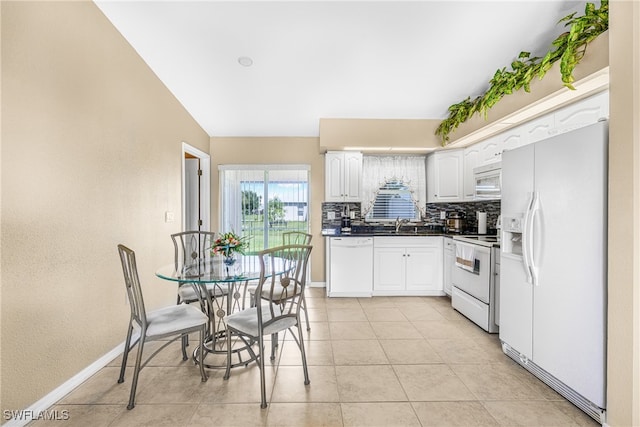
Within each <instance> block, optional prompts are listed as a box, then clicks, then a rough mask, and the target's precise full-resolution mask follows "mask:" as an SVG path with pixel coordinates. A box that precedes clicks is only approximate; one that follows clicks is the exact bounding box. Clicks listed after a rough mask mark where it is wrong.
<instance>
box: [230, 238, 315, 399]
mask: <svg viewBox="0 0 640 427" xmlns="http://www.w3.org/2000/svg"><path fill="white" fill-rule="evenodd" d="M311 249H312V246H310V245H286V246H278V247H275V248H271V249H266V250H264V251H261V252H259V253H258V257H259V260H260V280H259V282H258V286H257V288H256V295H262V296H263V299H262V301H260V304H256V306H255V307H251V308H248V309H246V310H242V311H238V312H235V313H232V314H230V315H228V316H226V317H225V319H224V320H225V323H226V325H227V330H226V336H227V369H226V372H225V374H224V379H225V380H228V379H229V376H230V374H231V355H232V351H233V343H234V338H233V337H236V339H235V341H236V342H238V341H239V342H238V344H241V345H242V346H243V347H246V348H247V349H248V351H249V353H250V354H251V356H252V358H253V359H255V360H256V361H257V363H258V366H259V368H260V396H261V404H260V406H261V407H262V408H266V407H267V397H266V381H265V362H264V351H265V350H264V338H265V336H270V337H271V360H274V359H275V349H276V343H277V341H278V333H279V332H284V331H287V330H288V331H289V332H290V333H291V334H292V335H293V338H294V340H295V342H296V344H297V345H298V348H299V349H300V355H301V357H302V369H303V372H304V383H305V384H309V372H308V369H307V358H306V354H305V349H304V339H303V332H302V326H301V324H300V309H301V307H302V297H303V295H304V290H305V286H306V275H307V264H308V261H309V255H310V254H311ZM273 272H280V273H279V274H273ZM293 329H296V331H295V332H294V331H293ZM256 341H257V344H258V345H257V349H256V350H254V349H253V347H252V344H254V343H255V342H256Z"/></svg>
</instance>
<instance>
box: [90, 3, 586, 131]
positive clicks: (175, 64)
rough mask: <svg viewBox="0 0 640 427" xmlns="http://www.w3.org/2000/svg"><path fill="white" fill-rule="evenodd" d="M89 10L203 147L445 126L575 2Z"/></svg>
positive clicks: (540, 48) (554, 31)
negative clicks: (331, 129) (427, 123)
mask: <svg viewBox="0 0 640 427" xmlns="http://www.w3.org/2000/svg"><path fill="white" fill-rule="evenodd" d="M95 3H96V4H97V5H98V7H99V8H100V9H101V10H102V11H103V13H104V14H105V15H106V16H107V18H108V19H109V20H110V21H111V22H112V23H113V25H114V26H115V27H116V28H117V29H118V30H119V31H120V32H121V33H122V35H123V36H124V37H125V38H126V39H127V40H128V41H129V43H130V44H131V45H132V46H133V48H134V49H135V50H136V51H137V52H138V53H139V55H140V56H141V57H142V58H143V59H144V61H145V62H146V63H147V64H148V65H149V67H150V68H151V69H152V70H153V71H154V72H155V74H156V75H157V76H158V77H159V79H160V80H161V81H162V82H163V83H164V84H165V85H166V86H167V88H168V89H169V90H170V91H171V92H172V93H173V94H174V96H175V97H176V98H177V99H178V100H179V101H180V102H181V103H182V105H184V107H185V108H186V109H187V111H189V113H190V114H191V115H192V116H193V118H194V119H195V120H196V121H197V122H198V123H199V124H200V126H202V128H203V129H204V130H205V131H206V132H207V133H208V134H209V135H210V136H318V130H319V119H320V118H384V119H442V118H444V117H446V115H447V107H448V106H449V105H451V104H454V103H456V102H458V101H461V100H462V99H464V98H466V97H467V96H474V95H477V94H481V93H483V92H484V91H485V90H486V89H487V87H488V81H489V80H490V79H491V77H492V76H493V73H494V72H495V71H496V69H498V68H502V67H504V66H508V65H509V64H510V63H511V61H513V59H514V58H515V57H516V56H517V55H518V53H519V52H520V51H523V50H524V51H529V52H531V53H532V54H538V55H541V54H543V53H545V52H546V51H547V50H549V48H550V47H551V41H552V40H553V39H555V38H556V37H557V36H558V35H559V34H560V33H562V32H563V31H565V28H564V26H563V25H561V24H557V22H558V20H559V19H560V18H562V17H564V16H566V15H568V14H570V13H572V12H575V11H577V12H578V13H579V14H583V13H584V4H585V1H561V0H552V1H541V0H503V1H495V2H491V1H481V0H472V1H457V0H440V1H437V0H428V1H407V2H402V1H373V2H371V1H281V2H273V1H254V2H244V1H193V2H188V1H153V0H146V1H135V2H134V1H96V2H95ZM241 57H247V58H250V59H251V61H252V65H251V66H248V67H247V66H243V65H241V64H240V63H239V61H238V59H239V58H241Z"/></svg>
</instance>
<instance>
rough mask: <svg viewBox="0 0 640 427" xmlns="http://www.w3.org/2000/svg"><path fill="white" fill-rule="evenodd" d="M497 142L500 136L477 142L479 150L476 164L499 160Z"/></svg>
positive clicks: (486, 163)
mask: <svg viewBox="0 0 640 427" xmlns="http://www.w3.org/2000/svg"><path fill="white" fill-rule="evenodd" d="M499 143H500V138H499V137H497V136H493V137H491V138H489V139H486V140H484V141H482V142H480V143H478V149H479V150H480V154H479V162H478V166H481V165H488V164H489V163H493V162H497V161H498V160H499V158H498V153H500V152H501V149H500V146H499Z"/></svg>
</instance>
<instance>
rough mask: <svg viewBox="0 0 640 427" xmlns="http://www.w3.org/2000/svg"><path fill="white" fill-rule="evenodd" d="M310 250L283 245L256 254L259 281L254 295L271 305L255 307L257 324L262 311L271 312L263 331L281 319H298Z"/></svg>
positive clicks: (308, 247) (300, 246) (307, 246)
mask: <svg viewBox="0 0 640 427" xmlns="http://www.w3.org/2000/svg"><path fill="white" fill-rule="evenodd" d="M312 248H313V246H310V245H284V246H277V247H274V248H270V249H265V250H264V251H261V252H259V253H258V257H259V259H260V281H259V283H258V287H257V289H256V295H262V298H263V300H267V301H271V302H272V304H266V305H262V304H256V307H257V309H258V319H259V323H262V322H261V319H263V317H262V310H265V309H267V310H271V316H269V318H270V319H271V320H269V321H268V322H265V323H264V324H263V325H262V327H263V328H264V327H267V326H268V325H269V324H270V323H273V322H276V321H278V320H279V319H281V318H284V317H298V316H299V314H300V307H301V299H302V296H303V293H304V290H305V287H306V281H307V264H308V262H309V255H310V254H311V249H312ZM273 272H277V274H273Z"/></svg>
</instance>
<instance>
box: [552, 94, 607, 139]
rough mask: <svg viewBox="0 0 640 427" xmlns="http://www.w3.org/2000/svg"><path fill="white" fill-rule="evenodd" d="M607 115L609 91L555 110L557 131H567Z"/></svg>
mask: <svg viewBox="0 0 640 427" xmlns="http://www.w3.org/2000/svg"><path fill="white" fill-rule="evenodd" d="M608 117H609V92H608V91H606V92H602V93H600V94H598V95H595V96H592V97H590V98H587V99H584V100H581V101H578V102H576V103H574V104H571V105H568V106H566V107H564V108H561V109H559V110H558V111H556V112H555V115H554V118H555V128H556V131H557V133H564V132H569V131H572V130H574V129H578V128H581V127H584V126H588V125H590V124H593V123H596V122H597V121H598V120H599V119H601V118H608Z"/></svg>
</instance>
